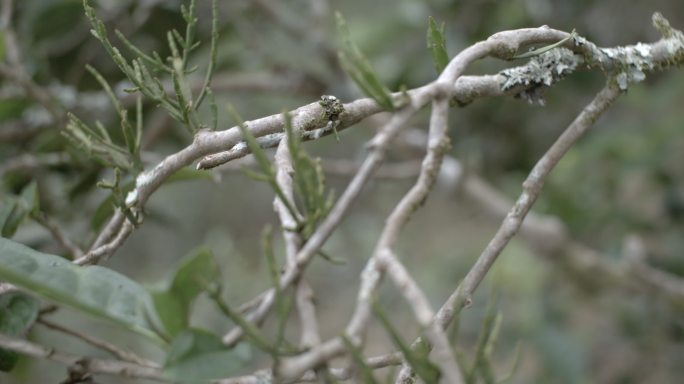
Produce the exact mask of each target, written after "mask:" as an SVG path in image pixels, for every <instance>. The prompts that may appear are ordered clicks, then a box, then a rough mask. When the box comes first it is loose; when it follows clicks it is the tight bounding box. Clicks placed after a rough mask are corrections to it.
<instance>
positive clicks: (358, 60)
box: [335, 12, 394, 110]
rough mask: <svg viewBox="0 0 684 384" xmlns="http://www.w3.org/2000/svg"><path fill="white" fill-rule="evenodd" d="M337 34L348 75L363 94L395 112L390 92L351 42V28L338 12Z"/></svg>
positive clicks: (342, 63)
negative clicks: (339, 37)
mask: <svg viewBox="0 0 684 384" xmlns="http://www.w3.org/2000/svg"><path fill="white" fill-rule="evenodd" d="M335 17H336V19H337V32H338V33H339V34H340V36H341V37H342V49H341V50H340V51H339V52H338V56H339V58H340V64H341V65H342V68H343V69H344V70H345V72H347V74H348V75H349V76H350V77H351V78H352V80H354V82H355V83H356V85H358V86H359V88H361V90H362V91H363V93H365V94H366V95H367V96H368V97H372V98H373V99H375V101H376V102H377V103H378V104H380V105H381V106H382V107H383V108H385V109H388V110H394V102H393V101H392V96H391V95H390V92H389V91H388V90H387V88H385V86H384V85H383V84H382V82H381V81H380V79H379V78H378V75H377V74H376V73H375V70H374V69H373V67H372V66H371V65H370V63H369V62H368V59H366V57H365V56H364V55H363V53H362V52H361V50H360V49H359V47H358V46H357V45H356V44H355V43H354V42H353V41H351V38H350V34H349V27H347V22H346V21H345V20H344V17H343V16H342V14H341V13H339V12H336V13H335Z"/></svg>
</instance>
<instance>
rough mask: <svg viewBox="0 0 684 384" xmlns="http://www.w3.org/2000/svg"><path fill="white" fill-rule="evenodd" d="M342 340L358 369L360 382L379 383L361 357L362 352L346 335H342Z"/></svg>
mask: <svg viewBox="0 0 684 384" xmlns="http://www.w3.org/2000/svg"><path fill="white" fill-rule="evenodd" d="M342 342H344V346H345V348H347V351H349V356H351V358H352V362H353V364H354V367H355V368H356V369H357V370H358V375H359V379H361V382H362V383H367V384H380V383H379V382H378V381H377V380H376V379H375V376H374V375H373V370H372V369H371V368H370V367H369V366H368V364H366V361H365V359H364V357H363V352H362V351H361V349H359V348H358V347H357V346H355V345H354V343H352V342H351V340H349V338H348V337H347V336H346V335H342Z"/></svg>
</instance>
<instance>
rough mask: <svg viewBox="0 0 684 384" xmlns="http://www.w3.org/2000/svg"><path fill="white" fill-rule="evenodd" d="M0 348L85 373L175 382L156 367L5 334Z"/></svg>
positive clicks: (1, 339)
mask: <svg viewBox="0 0 684 384" xmlns="http://www.w3.org/2000/svg"><path fill="white" fill-rule="evenodd" d="M0 347H2V348H4V349H7V350H10V351H14V352H17V353H21V354H24V355H28V356H32V357H36V358H39V359H47V360H51V361H54V362H57V363H60V364H64V365H67V366H69V367H72V368H74V369H76V370H82V371H85V372H90V373H96V374H104V375H113V376H119V377H125V378H135V379H147V380H152V381H159V382H167V383H170V382H173V380H171V379H168V378H166V377H164V376H163V375H162V372H161V370H160V369H159V368H156V367H148V366H143V365H138V364H133V363H129V362H124V361H118V360H109V359H97V358H92V357H83V356H77V355H72V354H70V353H67V352H61V351H58V350H56V349H54V348H48V347H44V346H42V345H39V344H35V343H32V342H30V341H26V340H21V339H15V338H13V337H9V336H5V335H3V334H0Z"/></svg>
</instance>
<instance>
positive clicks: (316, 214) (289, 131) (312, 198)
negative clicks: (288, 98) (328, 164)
mask: <svg viewBox="0 0 684 384" xmlns="http://www.w3.org/2000/svg"><path fill="white" fill-rule="evenodd" d="M283 121H284V123H285V124H284V126H285V134H286V135H287V144H288V149H289V152H290V156H292V167H293V169H294V187H295V198H296V200H297V201H298V202H299V203H300V204H299V205H300V206H301V212H302V216H303V227H302V228H301V231H300V233H301V234H302V236H303V237H304V238H305V239H308V238H309V236H311V235H312V234H313V232H314V230H315V229H316V227H317V226H318V224H319V223H320V222H321V221H322V220H323V219H325V217H326V216H327V215H328V212H330V209H332V206H333V198H334V196H333V194H332V193H331V192H326V190H325V175H324V173H323V168H322V167H321V164H320V161H319V160H318V159H315V160H314V159H312V158H311V157H310V156H309V155H308V154H307V153H306V151H304V149H303V148H302V146H301V138H300V136H299V134H298V133H295V129H294V127H293V126H292V116H290V114H289V113H287V112H283Z"/></svg>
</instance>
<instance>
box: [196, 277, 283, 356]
mask: <svg viewBox="0 0 684 384" xmlns="http://www.w3.org/2000/svg"><path fill="white" fill-rule="evenodd" d="M206 290H207V293H208V294H209V298H210V299H211V300H212V301H213V302H214V303H216V306H217V307H218V308H219V310H221V312H222V313H223V314H224V315H225V316H226V317H227V318H229V319H230V320H231V321H232V322H233V323H235V324H236V325H237V326H239V327H240V328H242V331H243V332H244V333H245V336H246V337H247V339H249V340H250V341H251V342H252V344H253V345H254V346H255V347H257V348H259V349H261V350H262V351H264V352H266V353H268V354H270V355H271V356H272V357H273V358H274V359H275V358H277V356H278V355H279V352H278V351H277V350H276V348H274V347H273V346H271V344H270V343H269V342H268V339H267V338H266V336H264V334H263V333H262V332H261V330H260V329H259V328H257V326H256V325H254V323H252V322H251V321H249V320H247V319H245V318H244V317H243V316H242V315H241V314H240V312H239V311H236V310H234V309H233V308H231V307H230V306H229V305H228V304H227V303H226V302H225V301H224V300H223V298H222V297H221V292H222V290H223V289H222V287H221V285H220V283H214V284H212V285H210V286H208V287H206Z"/></svg>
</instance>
